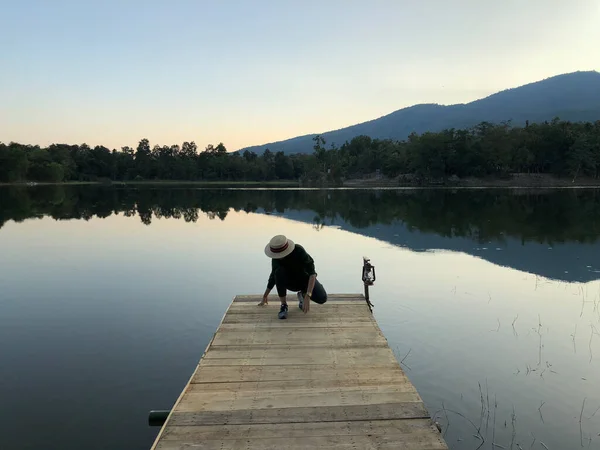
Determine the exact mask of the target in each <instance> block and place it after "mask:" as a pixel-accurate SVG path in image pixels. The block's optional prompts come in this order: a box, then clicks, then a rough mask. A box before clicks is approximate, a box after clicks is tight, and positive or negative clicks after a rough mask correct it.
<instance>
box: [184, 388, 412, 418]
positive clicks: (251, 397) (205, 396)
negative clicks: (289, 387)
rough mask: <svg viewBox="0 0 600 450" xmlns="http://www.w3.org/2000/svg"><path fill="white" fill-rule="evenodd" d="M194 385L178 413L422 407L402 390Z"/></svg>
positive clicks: (409, 394)
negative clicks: (388, 405) (208, 389)
mask: <svg viewBox="0 0 600 450" xmlns="http://www.w3.org/2000/svg"><path fill="white" fill-rule="evenodd" d="M194 386H198V385H197V384H194V385H191V386H190V388H188V389H187V392H186V394H185V395H184V396H183V398H182V399H181V402H179V404H178V405H177V407H176V408H175V411H176V412H195V411H234V410H245V409H253V410H254V409H267V408H311V407H321V408H325V407H329V406H352V405H382V404H386V403H408V402H414V403H420V402H421V398H420V397H419V394H417V393H416V392H402V390H401V388H400V387H388V386H383V387H381V388H377V387H375V388H368V389H367V388H353V389H341V388H331V389H305V390H298V392H294V391H292V392H290V393H289V395H286V391H285V390H283V391H279V392H278V393H275V392H274V391H264V392H262V391H254V392H245V393H244V392H233V393H227V392H215V393H208V392H200V393H196V392H194V389H193V387H194Z"/></svg>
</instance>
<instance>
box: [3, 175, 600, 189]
mask: <svg viewBox="0 0 600 450" xmlns="http://www.w3.org/2000/svg"><path fill="white" fill-rule="evenodd" d="M0 186H22V187H33V186H106V187H119V186H133V187H136V186H149V187H160V186H189V187H217V188H218V187H224V188H227V187H239V188H243V187H267V188H268V187H273V188H276V187H282V188H295V187H297V188H303V187H306V188H317V189H319V188H321V189H328V188H357V189H368V188H388V189H391V188H428V189H431V188H439V189H449V188H450V189H451V188H463V189H469V188H471V189H478V188H514V189H519V188H543V189H548V188H600V178H598V179H596V178H583V177H581V178H577V179H575V180H573V179H570V178H557V177H554V176H552V175H548V174H513V175H512V176H511V177H510V178H506V179H497V178H463V179H456V178H455V179H447V180H431V181H425V182H423V181H421V182H417V181H415V180H414V179H412V178H411V177H410V176H400V177H396V178H383V179H376V178H363V179H351V180H345V181H344V182H342V183H319V184H315V183H309V184H306V183H301V182H299V181H297V180H276V181H177V180H143V181H139V180H138V181H64V182H60V183H52V182H34V181H20V182H15V183H0Z"/></svg>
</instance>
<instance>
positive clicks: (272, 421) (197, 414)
mask: <svg viewBox="0 0 600 450" xmlns="http://www.w3.org/2000/svg"><path fill="white" fill-rule="evenodd" d="M290 298H295V297H292V296H290ZM259 301H260V297H257V296H238V297H236V298H235V299H234V301H233V302H232V304H231V305H230V306H229V308H228V310H227V312H226V314H225V316H224V317H223V320H222V322H221V324H220V326H219V328H218V329H217V332H216V333H215V335H214V337H213V339H212V341H211V342H210V343H209V345H208V347H207V348H206V351H205V352H204V355H202V359H201V360H200V364H199V365H198V367H197V368H196V371H195V372H194V374H193V376H192V378H191V379H190V381H189V383H188V384H187V386H186V387H185V389H184V390H183V392H182V394H181V395H180V396H179V398H178V399H177V402H176V403H175V405H174V406H173V408H172V410H171V413H170V415H169V417H168V419H167V421H166V422H165V424H164V426H163V427H162V429H161V431H160V433H159V435H158V437H157V438H156V441H155V442H154V445H153V447H152V449H153V450H175V449H177V450H179V449H203V450H233V449H244V450H258V449H260V450H267V449H268V450H292V449H305V450H307V449H313V448H327V449H328V450H329V449H331V450H334V449H335V450H339V449H347V450H362V449H395V450H398V449H410V450H434V449H435V450H438V449H447V448H448V447H447V446H446V444H445V442H444V441H443V439H442V438H441V435H440V433H439V432H438V430H437V428H436V427H435V425H433V424H432V422H431V419H430V417H429V414H428V412H427V410H426V409H425V406H424V405H423V402H422V400H421V397H420V396H419V394H418V393H417V391H416V389H415V388H414V386H413V385H412V384H411V382H410V381H409V380H408V378H407V377H406V375H405V374H404V372H403V371H402V369H401V368H400V365H399V364H398V361H397V360H396V358H395V356H394V354H393V353H392V350H391V349H390V348H389V346H388V343H387V340H386V339H385V338H384V337H383V334H382V333H381V330H380V329H379V327H378V325H377V323H376V322H375V319H374V318H373V316H372V315H371V313H370V311H369V308H368V307H367V304H366V303H365V299H364V297H363V296H362V295H331V296H330V297H329V300H328V301H327V303H326V304H324V305H317V304H315V303H312V304H311V309H310V312H309V313H308V314H304V313H303V312H302V311H301V310H300V309H299V308H298V305H297V302H292V301H290V302H289V305H290V309H289V315H288V319H287V320H279V319H278V318H277V313H278V311H279V301H278V299H277V297H273V298H272V300H271V299H270V301H269V305H268V306H264V307H259V306H257V303H258V302H259Z"/></svg>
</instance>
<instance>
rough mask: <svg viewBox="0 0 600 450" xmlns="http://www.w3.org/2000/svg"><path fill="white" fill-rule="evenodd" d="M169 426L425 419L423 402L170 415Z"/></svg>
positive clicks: (178, 413)
mask: <svg viewBox="0 0 600 450" xmlns="http://www.w3.org/2000/svg"><path fill="white" fill-rule="evenodd" d="M171 416H172V419H171V425H173V426H192V425H228V424H231V425H235V424H257V423H262V424H266V423H310V422H344V421H358V420H395V419H428V418H429V415H428V413H427V410H426V409H425V406H424V405H423V403H422V402H407V403H384V404H381V405H352V406H329V407H326V408H323V407H304V408H267V409H245V410H230V411H201V412H173V413H172V414H171Z"/></svg>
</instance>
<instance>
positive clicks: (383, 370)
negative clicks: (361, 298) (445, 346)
mask: <svg viewBox="0 0 600 450" xmlns="http://www.w3.org/2000/svg"><path fill="white" fill-rule="evenodd" d="M347 378H351V379H354V380H357V381H360V380H377V381H388V380H400V381H402V382H404V380H405V379H406V375H405V374H404V372H403V371H402V369H401V368H400V366H398V363H396V362H393V363H390V364H387V365H379V366H369V367H361V366H355V367H341V366H338V365H312V366H306V365H290V366H219V367H210V366H206V365H204V364H202V365H200V366H199V367H198V369H197V370H196V372H195V374H194V377H193V379H192V383H227V382H236V381H283V380H313V379H319V380H344V379H347Z"/></svg>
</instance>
